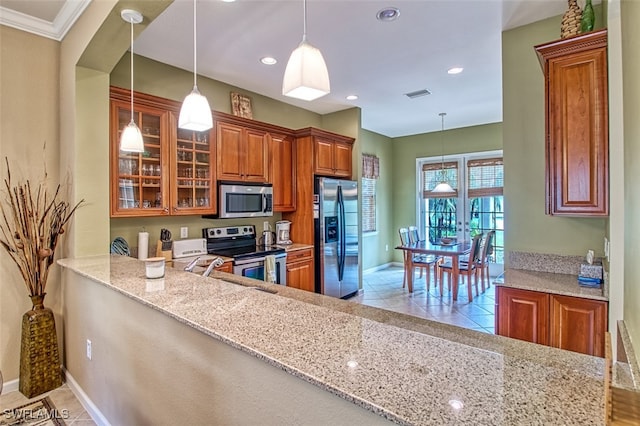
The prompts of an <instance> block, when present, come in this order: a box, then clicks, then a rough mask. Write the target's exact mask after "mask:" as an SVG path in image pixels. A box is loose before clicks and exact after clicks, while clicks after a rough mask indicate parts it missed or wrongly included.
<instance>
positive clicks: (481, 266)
mask: <svg viewBox="0 0 640 426" xmlns="http://www.w3.org/2000/svg"><path fill="white" fill-rule="evenodd" d="M495 236H496V231H494V230H491V231H488V232H487V234H486V236H485V237H484V240H483V242H482V247H481V249H480V256H478V265H477V268H478V273H479V275H480V283H481V285H480V288H482V292H483V293H484V290H485V286H484V283H485V279H486V282H487V287H486V288H489V287H491V280H490V279H489V256H491V254H493V239H494V238H495Z"/></svg>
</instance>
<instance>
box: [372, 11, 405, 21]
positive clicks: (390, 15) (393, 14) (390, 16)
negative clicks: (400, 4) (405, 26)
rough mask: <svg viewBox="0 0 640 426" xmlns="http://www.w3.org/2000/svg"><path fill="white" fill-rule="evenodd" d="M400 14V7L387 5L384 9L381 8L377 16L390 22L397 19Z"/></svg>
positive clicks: (379, 19) (380, 19)
mask: <svg viewBox="0 0 640 426" xmlns="http://www.w3.org/2000/svg"><path fill="white" fill-rule="evenodd" d="M398 16H400V9H398V8H397V7H385V8H384V9H380V10H379V11H378V13H376V18H378V21H383V22H390V21H395V20H396V19H398Z"/></svg>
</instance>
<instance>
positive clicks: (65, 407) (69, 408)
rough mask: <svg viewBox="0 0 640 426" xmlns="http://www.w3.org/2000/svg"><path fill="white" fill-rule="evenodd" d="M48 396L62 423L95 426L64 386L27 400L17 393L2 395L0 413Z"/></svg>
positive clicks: (72, 425)
mask: <svg viewBox="0 0 640 426" xmlns="http://www.w3.org/2000/svg"><path fill="white" fill-rule="evenodd" d="M45 396H49V398H50V399H51V401H52V402H53V405H55V406H56V409H57V410H58V413H59V414H60V415H61V416H62V417H63V420H64V422H65V423H66V424H67V425H69V426H95V424H96V423H95V422H94V421H93V420H92V419H91V416H89V414H88V413H87V412H86V411H85V410H84V408H83V407H82V404H80V402H79V401H78V400H77V399H76V397H75V395H74V394H73V392H71V389H69V386H67V385H66V384H64V385H62V386H61V387H59V388H57V389H54V390H52V391H51V392H47V393H44V394H42V395H38V396H36V397H34V398H32V399H28V398H27V397H25V396H24V395H22V394H21V393H20V392H18V391H14V392H8V393H4V392H3V393H2V395H1V396H0V413H2V412H4V410H7V409H11V408H14V407H16V406H20V405H23V404H26V403H28V402H29V401H32V400H36V399H40V398H44V397H45Z"/></svg>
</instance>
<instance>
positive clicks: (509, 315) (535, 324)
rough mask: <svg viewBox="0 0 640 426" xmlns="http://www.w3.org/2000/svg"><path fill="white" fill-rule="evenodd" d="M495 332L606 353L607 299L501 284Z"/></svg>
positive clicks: (589, 351) (593, 353)
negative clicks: (544, 291) (564, 294)
mask: <svg viewBox="0 0 640 426" xmlns="http://www.w3.org/2000/svg"><path fill="white" fill-rule="evenodd" d="M496 291H497V297H496V301H497V306H496V334H498V335H500V336H506V337H512V338H515V339H520V340H526V341H528V342H532V343H539V344H541V345H548V346H552V347H554V348H560V349H566V350H569V351H574V352H580V353H583V354H587V355H594V356H599V357H602V356H604V339H605V332H606V330H607V302H604V301H601V300H592V299H583V298H580V297H572V296H561V295H555V294H547V293H542V292H538V291H530V290H521V289H515V288H508V287H503V286H498V287H497V288H496Z"/></svg>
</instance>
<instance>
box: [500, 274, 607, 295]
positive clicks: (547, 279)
mask: <svg viewBox="0 0 640 426" xmlns="http://www.w3.org/2000/svg"><path fill="white" fill-rule="evenodd" d="M492 282H493V283H494V284H495V285H499V286H504V287H511V288H518V289H522V290H532V291H539V292H542V293H549V294H559V295H564V296H573V297H582V298H584V299H593V300H604V301H608V300H609V299H608V297H607V296H606V291H605V290H604V285H603V287H602V288H590V287H582V286H580V285H578V277H577V276H576V275H570V274H556V273H552V272H537V271H528V270H524V269H507V270H505V271H504V272H503V273H502V274H501V275H499V276H498V277H497V278H495V279H494V280H493V281H492Z"/></svg>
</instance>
